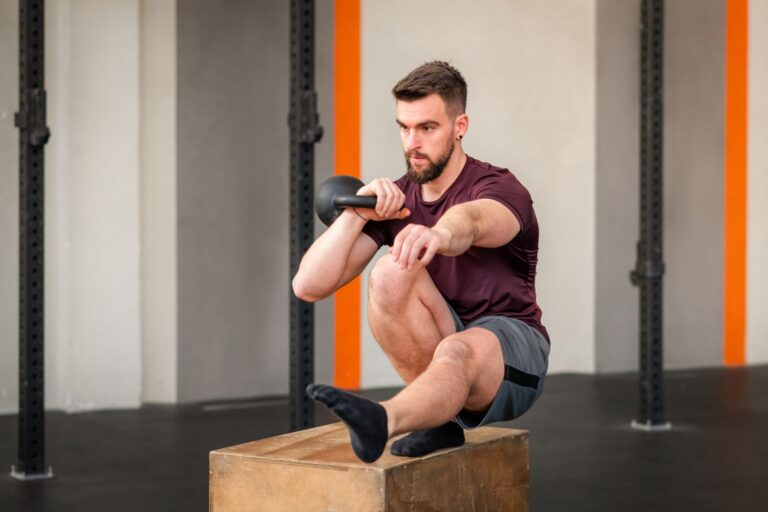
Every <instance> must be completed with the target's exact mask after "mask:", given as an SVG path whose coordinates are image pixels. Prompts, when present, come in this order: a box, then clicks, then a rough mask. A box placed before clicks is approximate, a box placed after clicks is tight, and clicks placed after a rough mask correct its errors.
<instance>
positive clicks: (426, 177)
mask: <svg viewBox="0 0 768 512" xmlns="http://www.w3.org/2000/svg"><path fill="white" fill-rule="evenodd" d="M397 124H398V125H399V126H400V139H401V140H402V142H403V149H404V150H405V164H406V167H407V169H408V177H409V178H410V179H411V180H412V181H414V182H415V183H418V184H423V183H428V182H430V181H432V180H435V179H437V178H438V177H439V176H440V175H441V174H442V172H443V169H445V166H446V165H447V164H448V160H449V159H450V158H451V155H452V154H453V149H454V140H455V134H456V128H455V122H454V119H451V117H449V116H448V113H447V112H446V108H445V102H444V101H443V99H442V98H441V97H440V96H438V95H437V94H430V95H429V96H426V97H424V98H421V99H418V100H414V101H398V102H397Z"/></svg>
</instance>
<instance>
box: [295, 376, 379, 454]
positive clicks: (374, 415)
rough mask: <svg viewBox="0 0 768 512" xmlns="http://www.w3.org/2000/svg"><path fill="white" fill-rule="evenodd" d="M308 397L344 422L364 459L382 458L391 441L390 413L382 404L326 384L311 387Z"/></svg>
mask: <svg viewBox="0 0 768 512" xmlns="http://www.w3.org/2000/svg"><path fill="white" fill-rule="evenodd" d="M307 394H308V395H309V396H310V397H311V398H313V399H314V400H317V401H318V402H320V403H322V404H323V405H325V406H326V407H328V408H329V409H330V410H331V412H332V413H333V414H335V415H336V416H338V417H339V419H340V420H341V421H343V422H344V424H345V425H346V426H347V428H348V429H349V437H350V439H351V440H352V449H353V450H354V451H355V455H357V457H358V458H359V459H360V460H362V461H363V462H373V461H375V460H376V459H378V458H379V457H381V454H382V453H383V452H384V447H385V446H386V445H387V439H388V435H387V433H388V432H387V411H386V410H385V409H384V407H383V406H382V405H381V404H379V403H377V402H374V401H373V400H368V399H367V398H363V397H361V396H358V395H355V394H353V393H349V392H347V391H342V390H340V389H338V388H335V387H333V386H325V385H322V384H310V385H309V386H307Z"/></svg>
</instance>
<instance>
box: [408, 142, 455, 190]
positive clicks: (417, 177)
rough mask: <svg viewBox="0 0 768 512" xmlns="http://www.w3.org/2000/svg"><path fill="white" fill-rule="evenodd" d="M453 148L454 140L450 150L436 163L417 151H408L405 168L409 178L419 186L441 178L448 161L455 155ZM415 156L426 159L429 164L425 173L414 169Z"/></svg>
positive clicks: (450, 144)
mask: <svg viewBox="0 0 768 512" xmlns="http://www.w3.org/2000/svg"><path fill="white" fill-rule="evenodd" d="M453 147H454V143H453V138H451V139H450V143H449V145H448V149H447V150H446V152H445V153H443V154H442V155H440V157H439V158H438V159H437V161H436V162H433V161H432V160H430V158H429V157H428V156H427V155H424V154H422V153H419V152H417V151H407V152H406V153H405V166H406V168H407V170H408V177H409V178H410V179H411V181H413V182H414V183H416V184H418V185H423V184H425V183H429V182H430V181H432V180H436V179H437V178H439V177H440V175H441V174H443V171H444V170H445V166H446V165H448V160H450V159H451V155H452V154H453ZM414 156H418V157H422V158H425V159H426V160H427V162H428V165H427V168H426V169H424V170H423V171H417V170H416V169H414V168H413V166H412V165H411V157H414Z"/></svg>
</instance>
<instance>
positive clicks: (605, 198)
mask: <svg viewBox="0 0 768 512" xmlns="http://www.w3.org/2000/svg"><path fill="white" fill-rule="evenodd" d="M639 14H640V11H639V3H637V2H614V1H611V0H600V2H599V8H598V44H597V52H598V109H597V133H598V137H597V148H598V150H597V153H598V159H597V173H598V179H597V269H598V270H597V279H596V296H597V304H596V308H595V310H596V325H595V331H596V368H597V370H598V371H601V372H607V371H622V370H635V369H636V368H637V364H638V363H637V360H638V289H637V288H634V287H632V286H631V285H630V283H629V280H628V272H629V270H630V268H632V267H633V266H634V261H635V243H636V241H637V237H638V215H639V213H638V181H639V178H638V172H639V162H638V150H639V131H638V130H639V117H638V116H639V80H640V75H639V50H640V48H639V32H638V30H639V28H638V20H639ZM724 15H725V11H724V3H723V2H721V1H718V0H705V1H699V0H671V1H668V2H666V11H665V20H664V23H665V34H664V37H665V41H664V44H665V62H664V73H665V77H664V87H665V96H664V101H665V125H664V225H665V232H664V259H665V261H666V265H667V272H666V275H665V279H664V347H665V366H666V367H668V368H677V367H698V366H716V365H719V364H721V363H722V342H723V331H722V328H723V320H722V317H723V315H722V291H723V281H722V274H723V272H722V265H723V256H722V253H723V250H722V247H723V245H722V244H723V234H722V233H723V232H722V230H723V158H724V152H723V143H724V138H723V134H724V98H725V90H724V73H725V69H724V41H725V34H724V27H725V17H724Z"/></svg>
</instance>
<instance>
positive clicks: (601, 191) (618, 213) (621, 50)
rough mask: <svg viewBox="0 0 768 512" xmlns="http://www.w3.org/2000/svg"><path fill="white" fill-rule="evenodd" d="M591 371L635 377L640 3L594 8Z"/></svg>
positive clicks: (602, 0)
mask: <svg viewBox="0 0 768 512" xmlns="http://www.w3.org/2000/svg"><path fill="white" fill-rule="evenodd" d="M597 6H598V7H597V112H596V117H597V126H596V130H597V162H596V165H597V167H596V172H597V180H596V187H597V188H596V201H597V208H596V209H597V216H596V221H595V222H596V232H597V235H596V251H595V257H596V269H597V270H596V273H595V301H596V303H595V368H596V370H597V371H598V372H605V371H620V370H634V369H637V358H638V350H637V343H638V338H637V336H638V292H637V288H634V287H633V286H631V284H630V282H629V270H630V268H632V267H633V265H634V261H635V242H636V241H637V234H638V190H637V187H638V181H639V179H638V171H639V161H638V152H639V136H640V135H639V117H638V116H639V114H640V111H639V110H640V109H639V94H640V92H639V88H640V72H639V66H640V54H639V53H640V41H639V32H638V30H639V25H638V20H639V17H640V2H616V1H615V0H598V3H597Z"/></svg>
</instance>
